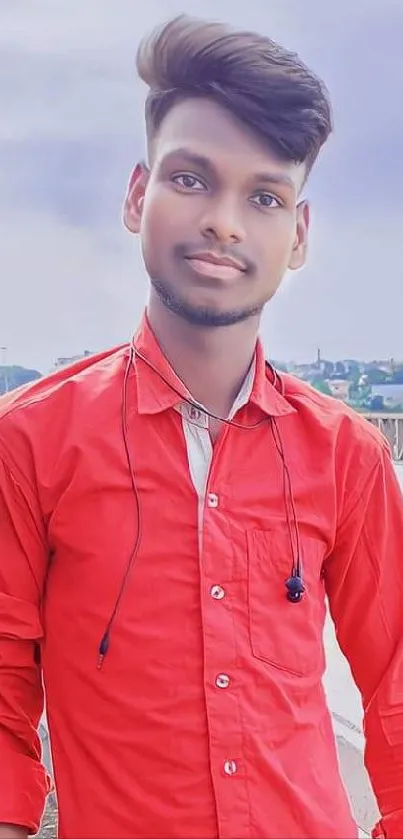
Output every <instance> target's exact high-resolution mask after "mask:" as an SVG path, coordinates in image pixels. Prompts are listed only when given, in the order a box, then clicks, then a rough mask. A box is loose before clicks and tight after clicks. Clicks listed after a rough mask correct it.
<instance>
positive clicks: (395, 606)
mask: <svg viewBox="0 0 403 839" xmlns="http://www.w3.org/2000/svg"><path fill="white" fill-rule="evenodd" d="M361 454H362V453H361ZM365 459H366V458H365V457H364V458H363V460H364V461H365ZM363 460H362V459H361V458H358V463H357V474H356V475H355V481H356V488H355V492H354V493H353V494H352V495H351V497H350V499H349V502H348V503H347V504H346V508H345V509H344V511H343V514H342V519H341V521H340V523H339V527H338V530H337V537H336V543H335V547H334V550H333V552H332V555H331V557H330V558H329V559H328V560H327V563H326V567H325V580H326V588H327V593H328V597H329V605H330V611H331V614H332V617H333V620H334V623H335V626H336V633H337V638H338V641H339V644H340V647H341V649H342V651H343V652H344V654H345V656H346V657H347V659H348V661H349V663H350V666H351V670H352V673H353V677H354V680H355V682H356V684H357V686H358V688H359V690H360V692H361V695H362V699H363V706H364V733H365V738H366V749H365V764H366V767H367V770H368V773H369V776H370V779H371V783H372V786H373V789H374V792H375V795H376V798H377V801H378V806H379V809H380V812H381V814H382V821H381V823H380V825H378V826H377V828H376V835H377V836H387V837H388V839H402V837H403V498H402V494H401V491H400V488H399V484H398V481H397V478H396V474H395V471H394V467H393V465H392V462H391V459H390V454H389V451H388V449H387V446H386V444H385V445H383V444H382V443H379V444H378V445H377V446H375V447H374V445H373V444H372V446H368V458H367V462H368V468H367V469H366V470H365V475H363V471H364V470H363V468H362V463H363ZM371 461H372V462H371ZM374 835H375V833H374Z"/></svg>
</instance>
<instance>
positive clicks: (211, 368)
mask: <svg viewBox="0 0 403 839" xmlns="http://www.w3.org/2000/svg"><path fill="white" fill-rule="evenodd" d="M147 315H148V319H149V323H150V326H151V329H152V330H153V332H154V335H155V337H156V339H157V341H158V343H159V345H160V347H161V350H162V352H163V353H164V355H165V356H166V358H167V359H168V361H169V363H170V364H171V367H172V368H173V370H174V371H175V373H176V375H177V376H179V378H180V379H181V381H182V382H183V383H184V385H185V386H186V387H187V389H188V390H189V392H190V393H191V395H192V396H193V398H194V399H195V400H196V401H197V402H200V403H201V404H202V405H204V407H205V408H207V410H208V411H211V413H213V414H216V415H217V416H221V417H226V416H228V414H229V412H230V410H231V408H232V405H233V403H234V400H235V399H236V397H237V395H238V393H239V390H240V388H241V387H242V384H243V382H244V380H245V377H246V375H247V373H248V370H249V368H250V365H251V363H252V360H253V357H254V353H255V349H256V340H257V332H258V327H259V319H258V318H253V319H250V320H247V321H242V322H241V323H236V324H233V325H232V326H223V327H198V326H194V325H193V324H189V323H187V322H186V321H185V320H183V319H182V318H180V317H179V316H178V315H176V314H174V313H173V312H170V311H169V310H168V309H166V307H165V306H163V305H162V304H160V303H159V301H158V302H157V301H152V302H150V304H149V306H148V309H147Z"/></svg>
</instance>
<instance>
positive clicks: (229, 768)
mask: <svg viewBox="0 0 403 839" xmlns="http://www.w3.org/2000/svg"><path fill="white" fill-rule="evenodd" d="M237 768H238V767H237V765H236V763H235V760H226V761H225V763H224V772H225V774H226V775H235V772H236V771H237Z"/></svg>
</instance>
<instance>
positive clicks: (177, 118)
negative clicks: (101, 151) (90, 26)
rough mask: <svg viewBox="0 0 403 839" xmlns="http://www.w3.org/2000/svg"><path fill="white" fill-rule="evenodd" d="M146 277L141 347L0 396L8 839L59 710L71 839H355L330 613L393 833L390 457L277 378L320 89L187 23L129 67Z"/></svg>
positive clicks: (396, 501)
mask: <svg viewBox="0 0 403 839" xmlns="http://www.w3.org/2000/svg"><path fill="white" fill-rule="evenodd" d="M138 68H139V73H140V76H141V77H142V78H143V80H144V81H145V82H146V83H147V85H148V87H149V95H148V99H147V105H146V122H147V140H148V166H143V165H142V166H137V168H136V169H135V170H134V173H133V175H132V178H131V181H130V187H129V191H128V195H127V199H126V202H125V208H124V220H125V224H126V226H127V227H128V229H129V230H130V231H131V232H133V233H135V234H138V233H139V234H140V236H141V242H142V248H143V254H144V261H145V265H146V269H147V272H148V275H149V277H150V281H151V290H150V298H149V303H148V307H147V313H146V315H145V317H144V320H143V323H142V324H141V327H140V329H139V331H138V332H137V334H136V336H135V338H134V341H133V343H132V344H131V345H130V346H127V345H124V346H122V347H119V348H117V349H114V350H112V351H110V352H106V353H103V354H101V355H98V356H96V357H94V358H91V359H86V360H85V361H83V362H81V363H79V364H76V365H75V366H74V367H72V368H70V369H67V370H63V371H61V372H58V373H57V374H56V375H54V376H52V377H50V378H48V379H44V380H42V381H40V382H38V383H35V384H34V385H33V386H30V387H27V388H24V389H23V390H20V391H18V392H16V393H15V394H12V395H11V396H9V397H8V398H7V400H6V401H3V402H2V407H1V419H0V455H1V458H0V464H1V472H0V499H1V500H0V503H1V508H0V551H1V566H0V581H1V595H0V606H1V608H0V676H1V682H0V685H1V698H0V755H1V759H0V822H1V823H2V826H1V828H0V837H2V839H5V837H7V839H11V837H13V839H16V837H26V836H27V834H28V833H32V832H35V831H36V830H37V828H38V825H39V821H40V818H41V814H42V811H43V807H44V801H45V796H46V793H47V791H48V789H49V785H48V780H47V779H46V776H45V773H44V770H43V769H42V767H41V763H40V750H39V744H38V738H37V735H36V729H37V726H38V721H39V719H40V715H41V712H42V708H43V695H42V677H43V679H44V683H45V689H46V705H47V714H48V720H49V726H50V733H51V742H52V750H53V761H54V769H55V778H56V788H57V794H58V801H59V818H60V822H59V833H60V836H61V837H63V839H78V837H80V839H89V838H90V837H92V839H95V838H96V839H133V837H142V839H162V838H163V837H164V839H166V838H167V837H172V839H173V838H174V837H175V839H185V838H186V839H190V838H191V837H193V839H210V838H211V839H212V837H220V839H262V837H273V839H274V837H276V839H278V837H284V839H285V837H287V839H289V837H310V839H312V838H315V837H316V839H323V837H327V838H328V839H329V837H334V839H336V837H337V839H340V837H343V839H347V837H355V836H357V827H356V825H355V824H354V820H353V818H352V815H351V812H350V808H349V804H348V802H347V797H346V793H345V790H344V787H343V785H342V782H341V780H340V776H339V769H338V763H337V757H336V749H335V742H334V737H333V733H332V725H331V720H330V714H329V711H328V710H327V707H326V702H325V697H324V692H323V688H322V681H321V679H322V675H323V670H324V654H323V642H322V630H323V622H324V616H325V595H327V596H328V598H329V603H330V608H331V612H332V615H333V618H334V620H335V623H336V627H337V634H338V638H339V642H340V645H341V647H342V649H343V651H344V652H345V654H346V656H347V658H348V660H349V662H350V664H351V668H352V671H353V675H354V678H355V680H356V682H357V684H358V686H359V688H360V690H361V693H362V697H363V704H364V710H365V732H366V738H367V750H366V764H367V767H368V771H369V773H370V776H371V780H372V783H373V786H374V789H375V792H376V795H377V798H378V802H379V807H380V809H381V812H382V816H383V821H382V823H381V824H380V825H379V826H378V828H377V829H376V835H378V836H380V835H385V836H387V837H395V839H397V837H401V836H403V646H402V645H403V573H402V545H403V505H402V498H401V494H400V491H399V489H398V485H397V481H396V479H395V476H394V470H393V466H392V464H391V461H390V456H389V451H388V450H387V446H386V444H385V443H384V441H383V440H382V439H381V437H380V436H378V434H377V433H375V431H374V430H373V429H372V427H371V426H370V425H369V424H367V423H366V422H365V420H362V419H360V418H359V417H358V416H356V415H355V414H354V413H353V412H352V411H350V410H349V409H348V408H346V407H345V406H343V405H340V404H339V403H337V402H335V401H333V400H331V399H328V398H327V397H324V396H322V395H319V394H318V393H315V392H314V391H312V390H311V389H310V388H309V387H308V386H306V385H305V384H303V383H302V382H300V381H298V380H295V379H293V378H292V377H290V376H281V378H280V377H279V376H278V375H276V373H275V372H274V371H273V370H272V369H271V368H270V366H268V365H266V364H265V361H264V356H263V350H262V346H261V344H260V343H259V341H258V328H259V320H260V315H261V312H262V309H263V307H264V305H265V303H266V302H267V301H268V300H270V298H271V297H272V296H273V295H274V293H275V291H276V289H277V288H278V286H279V284H280V282H281V279H282V277H283V275H284V273H285V271H286V270H287V268H291V269H295V268H300V267H301V266H302V264H303V262H304V259H305V253H306V247H307V235H308V226H309V210H308V205H307V203H306V202H305V201H302V200H301V198H300V196H301V190H302V187H303V185H304V183H305V181H306V178H307V175H308V173H309V170H310V168H311V166H312V164H313V163H314V160H315V158H316V156H317V154H318V152H319V150H320V147H321V146H322V145H323V143H324V142H325V140H326V138H327V136H328V134H329V132H330V130H331V116H330V106H329V101H328V97H327V93H326V90H325V88H324V86H323V85H322V84H321V82H320V81H319V80H318V79H317V78H316V77H315V76H314V75H313V74H312V73H311V72H309V70H308V69H307V68H306V67H305V66H304V65H303V64H302V62H301V61H300V60H299V58H298V57H297V56H295V55H294V54H291V53H289V52H287V51H286V50H284V49H282V48H281V47H280V46H278V45H276V44H274V43H273V42H271V41H270V40H268V39H267V38H264V37H262V36H260V35H253V34H249V33H233V32H232V31H230V30H228V29H227V28H226V27H225V26H222V25H218V24H207V23H202V22H197V21H196V22H195V21H192V20H188V19H186V18H180V19H177V20H175V21H173V22H171V23H170V24H168V25H167V26H166V27H164V28H163V29H162V30H160V31H159V32H157V33H156V34H154V36H153V37H152V38H151V39H150V40H148V41H146V42H144V43H143V44H142V46H141V47H140V51H139V56H138Z"/></svg>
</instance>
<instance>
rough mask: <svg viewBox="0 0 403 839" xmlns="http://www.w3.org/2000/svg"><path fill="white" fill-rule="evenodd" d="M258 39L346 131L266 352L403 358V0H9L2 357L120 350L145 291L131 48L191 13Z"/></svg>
mask: <svg viewBox="0 0 403 839" xmlns="http://www.w3.org/2000/svg"><path fill="white" fill-rule="evenodd" d="M199 8H202V10H203V15H204V16H205V17H213V18H216V19H217V18H220V19H222V20H227V21H229V22H231V23H232V24H234V25H240V26H245V25H246V26H247V27H248V28H254V29H257V30H258V31H260V32H264V33H266V34H268V35H270V36H271V37H273V38H275V39H276V40H278V41H280V42H282V43H284V45H286V46H288V47H289V48H292V49H296V50H297V51H298V52H299V53H300V54H301V56H302V57H303V58H304V59H305V61H306V62H307V63H308V64H310V65H311V66H312V67H313V69H315V70H316V71H317V72H319V74H321V75H322V76H323V77H324V79H325V81H326V82H327V84H328V87H329V88H330V91H331V94H332V98H333V103H334V111H335V121H336V132H335V135H334V137H333V139H332V140H331V142H330V144H329V146H328V148H327V150H326V151H325V153H324V154H323V155H322V158H321V160H320V162H319V164H318V165H317V169H316V171H315V172H314V174H313V176H312V179H311V181H310V183H309V185H308V188H307V194H308V197H310V199H311V201H312V206H313V227H312V236H311V249H310V256H309V262H308V265H307V267H306V268H305V269H304V270H303V271H302V272H300V273H298V274H294V275H292V276H291V277H289V278H287V279H286V281H285V283H284V285H283V287H282V290H281V292H280V294H279V295H278V296H277V298H276V299H275V300H274V301H273V302H272V303H271V304H270V306H269V307H268V310H267V312H266V316H265V319H264V324H263V337H264V340H265V344H266V346H267V349H268V353H269V354H270V356H271V357H276V358H283V359H288V360H290V359H298V360H306V359H309V358H311V357H313V356H314V355H315V354H316V348H317V347H318V346H319V347H321V350H322V353H323V355H324V356H326V357H329V358H337V357H352V356H353V357H359V358H367V359H370V358H380V357H391V356H393V357H395V358H400V359H403V270H402V259H401V250H402V247H403V154H402V149H403V107H402V85H403V50H402V49H401V33H402V32H403V2H402V0H377V2H375V0H338V2H337V3H332V4H330V3H329V4H327V3H325V2H324V1H323V0H304V2H302V0H247V2H240V0H233V2H229V0H204V2H203V3H202V4H200V3H198V2H197V0H182V3H179V2H175V0H145V2H141V0H0V68H1V69H0V285H1V296H0V346H7V347H8V360H9V362H10V363H22V364H25V365H29V366H34V367H37V368H39V369H42V370H47V369H49V367H50V366H51V364H52V362H53V360H54V358H55V357H56V356H59V355H70V354H75V353H79V352H82V351H83V350H84V349H87V348H88V349H90V350H97V349H99V348H102V347H104V346H109V345H113V344H115V343H118V342H120V341H122V340H125V339H126V338H127V337H128V336H129V334H130V333H131V331H132V329H133V328H134V326H135V325H136V323H137V321H138V318H139V315H140V313H141V310H142V308H143V306H144V302H145V299H146V294H147V283H146V279H145V277H144V271H143V268H142V265H141V260H140V256H139V249H138V245H137V244H136V242H135V241H134V239H132V238H131V237H129V236H128V234H125V232H124V231H123V229H122V226H121V220H120V208H121V201H122V198H123V194H124V190H125V186H126V181H127V177H128V174H129V171H130V168H131V166H132V165H133V163H135V162H136V160H137V158H138V157H140V156H142V154H143V123H142V101H143V94H144V91H143V90H142V88H141V86H140V84H139V83H138V81H137V80H136V77H135V71H134V55H135V48H136V44H137V42H138V40H139V39H140V38H141V36H142V34H143V33H144V32H145V31H147V30H149V29H150V28H151V27H152V26H153V25H154V24H156V23H159V22H160V21H162V20H164V19H165V18H167V17H169V16H170V15H171V14H176V13H178V12H180V11H186V12H188V13H190V14H198V13H199Z"/></svg>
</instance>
